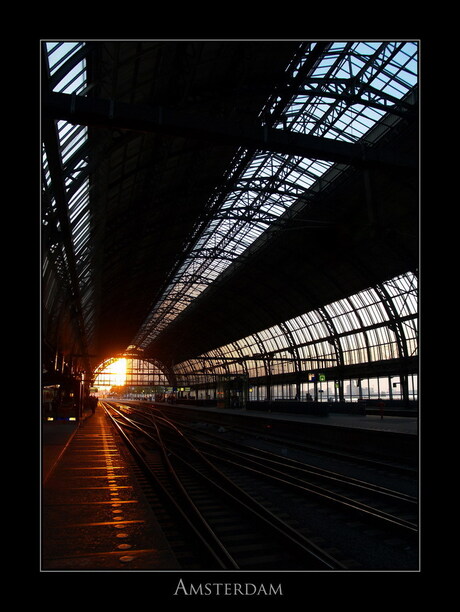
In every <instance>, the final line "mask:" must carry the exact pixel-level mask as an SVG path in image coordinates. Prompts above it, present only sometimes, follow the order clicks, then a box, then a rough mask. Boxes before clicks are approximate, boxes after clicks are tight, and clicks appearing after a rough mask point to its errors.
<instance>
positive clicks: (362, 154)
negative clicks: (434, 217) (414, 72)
mask: <svg viewBox="0 0 460 612" xmlns="http://www.w3.org/2000/svg"><path fill="white" fill-rule="evenodd" d="M42 110H43V116H44V117H45V118H49V119H61V120H65V121H68V122H69V123H72V124H76V125H92V126H99V127H106V128H112V129H121V130H134V131H138V132H144V133H154V132H158V133H165V134H169V135H176V136H181V137H190V138H198V139H203V140H208V141H210V142H216V143H218V144H226V145H235V146H242V147H248V148H253V149H256V150H257V149H259V150H265V151H272V152H278V153H283V154H288V155H298V156H301V157H308V158H313V159H321V160H325V161H330V162H339V163H345V164H351V165H363V164H385V165H391V166H400V167H406V168H413V169H415V168H416V167H417V160H414V159H409V158H407V157H405V156H403V155H401V154H399V153H398V152H397V151H392V152H391V153H384V152H379V151H378V150H376V149H374V148H372V149H371V148H364V147H363V145H361V144H358V143H357V144H355V143H348V142H343V141H338V140H331V139H328V138H322V137H319V136H312V135H310V134H300V133H293V132H287V131H284V130H277V129H273V128H270V127H268V126H264V125H261V126H256V127H253V126H247V125H242V124H240V123H237V122H234V121H225V120H222V119H216V118H213V117H209V116H207V117H198V116H195V115H194V116H189V115H187V114H186V113H184V112H181V111H177V110H172V109H167V108H165V107H163V106H142V105H134V104H127V103H123V102H117V101H115V100H104V99H97V98H86V97H83V96H76V95H71V94H63V93H45V94H44V98H43V106H42Z"/></svg>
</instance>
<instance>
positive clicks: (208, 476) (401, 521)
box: [118, 405, 418, 569]
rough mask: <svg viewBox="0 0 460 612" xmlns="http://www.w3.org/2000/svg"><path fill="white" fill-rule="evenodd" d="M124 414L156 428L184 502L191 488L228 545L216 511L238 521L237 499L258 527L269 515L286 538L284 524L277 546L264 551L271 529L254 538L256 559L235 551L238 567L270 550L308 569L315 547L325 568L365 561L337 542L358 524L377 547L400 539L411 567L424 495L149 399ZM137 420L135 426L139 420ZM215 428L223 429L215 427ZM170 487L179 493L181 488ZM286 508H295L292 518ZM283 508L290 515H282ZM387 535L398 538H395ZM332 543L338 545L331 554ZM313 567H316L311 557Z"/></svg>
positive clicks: (289, 564) (154, 435)
mask: <svg viewBox="0 0 460 612" xmlns="http://www.w3.org/2000/svg"><path fill="white" fill-rule="evenodd" d="M120 415H124V416H123V417H122V416H119V417H118V420H119V422H120V421H124V422H125V423H127V422H128V421H127V417H128V418H129V419H132V420H133V421H134V420H136V422H137V423H142V427H143V428H144V427H146V428H147V429H148V430H149V431H150V433H149V436H151V441H152V443H154V444H155V445H156V447H157V448H159V447H160V446H161V448H162V449H163V450H162V454H163V461H164V462H165V464H166V465H167V469H168V471H169V472H170V473H171V474H174V479H175V481H176V484H175V486H176V488H177V487H178V488H179V489H180V490H181V496H180V497H181V499H182V502H183V503H185V501H184V500H185V499H186V496H187V495H188V496H189V497H190V499H189V500H188V502H187V503H189V504H191V505H192V506H194V507H195V508H196V509H198V510H199V513H200V515H201V516H202V518H203V519H204V521H203V523H204V524H206V525H207V526H208V527H211V526H212V529H211V531H212V533H213V534H214V537H215V538H216V539H217V540H218V541H219V542H220V543H221V544H222V545H223V546H225V545H226V537H225V536H222V535H220V533H219V528H218V526H216V525H214V524H213V521H212V519H211V518H210V516H211V515H214V516H216V517H218V520H219V521H220V522H221V523H225V521H226V522H227V523H228V524H230V523H232V520H231V518H230V517H229V516H225V513H227V515H228V513H229V512H230V506H231V504H233V503H236V501H237V502H238V505H239V512H240V513H241V511H242V508H244V514H245V515H246V516H247V515H248V514H251V515H252V521H254V513H255V515H256V517H257V522H258V523H259V525H258V530H259V531H260V522H261V521H262V522H263V523H264V526H265V530H266V529H267V528H268V526H270V529H271V530H273V529H274V531H275V532H277V538H280V537H281V535H280V534H281V532H283V539H285V541H283V542H282V543H281V544H280V546H279V547H278V550H277V551H275V552H274V551H272V552H269V551H267V550H265V553H263V552H262V551H263V549H264V547H265V548H266V547H267V542H268V541H270V540H271V539H273V535H270V534H268V535H267V531H265V532H264V534H263V535H262V536H261V537H260V541H259V543H258V544H256V543H255V542H254V543H253V544H252V547H253V549H254V551H257V554H255V556H254V559H253V561H251V560H249V559H245V560H244V561H243V562H241V561H240V560H239V559H237V557H238V555H237V554H235V555H233V554H230V557H231V558H232V559H234V560H235V562H236V565H237V566H238V567H241V566H243V567H244V569H254V566H253V565H251V563H252V562H254V563H255V560H256V559H258V561H257V562H260V559H263V558H264V554H265V558H266V559H267V560H268V559H269V558H272V559H273V560H275V559H276V561H274V563H275V566H276V568H277V569H302V568H305V566H304V565H302V563H303V564H305V559H306V558H307V557H306V552H305V551H306V550H308V554H312V555H313V557H312V558H310V560H309V562H308V563H310V564H312V567H313V568H314V569H318V566H316V565H315V564H317V563H319V566H320V567H321V566H322V567H321V569H351V568H353V567H356V566H366V561H364V562H361V561H360V555H361V552H360V551H359V550H358V552H356V551H355V549H354V547H353V546H351V547H349V545H348V542H346V543H345V544H344V543H340V545H339V546H338V550H337V542H338V541H339V540H340V539H342V540H344V539H345V540H346V539H347V538H346V536H345V535H344V534H346V533H347V530H350V531H351V536H350V538H349V539H350V541H351V540H353V538H357V537H359V538H362V539H363V540H366V539H369V541H370V544H368V547H371V548H372V547H373V546H376V550H379V549H381V550H383V551H385V550H386V548H388V547H391V546H395V545H396V546H397V547H399V550H398V552H397V554H398V555H399V557H401V556H402V557H403V560H402V561H401V560H398V561H397V562H396V563H397V565H398V567H399V566H400V564H402V565H403V569H407V568H406V567H404V564H405V562H406V561H405V559H404V557H405V556H406V552H405V551H409V552H408V553H407V557H410V560H408V561H407V563H408V564H409V565H411V564H413V563H414V555H415V554H416V552H415V551H416V547H417V538H418V526H417V519H418V503H417V499H416V498H415V497H414V496H412V495H410V494H408V493H404V492H401V491H398V490H395V489H391V488H388V487H386V486H379V485H377V484H372V483H370V482H366V481H364V480H362V479H358V478H353V477H351V476H347V475H344V474H340V473H337V472H334V471H331V470H326V469H321V468H319V467H317V466H313V465H309V464H306V463H302V462H299V461H296V460H294V459H291V458H287V457H283V456H281V455H280V454H275V453H272V452H268V451H266V450H261V449H258V448H255V447H253V446H248V445H246V444H241V443H237V442H235V441H231V440H229V439H226V438H225V437H222V435H219V434H217V433H212V431H209V429H208V428H205V429H204V430H203V428H200V427H198V428H197V427H196V425H195V426H194V425H193V424H192V423H189V424H185V423H181V422H180V421H178V420H177V419H176V417H174V422H173V421H172V420H171V418H169V415H168V418H166V417H165V415H164V413H163V411H162V410H160V409H158V408H156V409H152V407H150V408H148V409H147V410H146V407H145V406H144V407H142V406H133V405H130V406H129V407H128V406H127V405H124V406H123V408H121V410H120ZM130 426H131V427H133V425H132V424H131V425H130ZM138 426H139V425H136V427H138ZM214 431H217V429H216V428H214ZM205 489H207V492H206V491H205ZM211 490H212V491H213V494H214V495H216V490H218V494H219V497H220V499H219V500H218V501H217V500H214V501H213V502H211V501H210V498H211ZM171 494H172V495H173V496H175V497H176V498H177V499H179V497H178V495H177V491H176V493H174V492H172V493H171ZM256 499H257V501H256ZM204 508H208V510H207V511H206V510H204ZM325 512H326V513H327V514H326V516H325V517H324V519H325V521H327V522H330V523H334V522H335V523H336V529H337V532H336V534H332V536H331V539H330V540H326V541H324V542H323V540H324V538H322V536H320V537H318V533H317V532H316V530H317V528H318V527H320V532H321V531H323V530H324V525H321V524H319V523H321V522H323V523H324V520H323V519H321V516H324V513H325ZM285 514H288V515H291V516H289V518H287V519H286V520H285V519H284V515H285ZM281 516H282V517H283V518H280V517H281ZM318 517H319V518H318ZM305 519H307V520H306V522H304V520H305ZM246 520H247V519H246ZM238 521H239V525H240V533H239V535H238V538H239V539H240V540H241V541H242V542H243V541H244V540H245V536H244V534H243V532H244V529H243V527H242V526H243V520H242V518H241V517H240V518H239V519H234V520H233V523H234V524H236V522H238ZM254 525H255V524H254V523H251V525H248V529H249V530H252V532H253V534H255V533H256V528H255V526H254ZM356 531H357V532H358V535H357V534H356ZM233 534H235V530H234V531H233ZM305 534H307V535H305ZM253 539H254V538H253ZM293 540H294V541H295V542H296V543H297V544H296V545H295V546H294V548H297V547H298V545H299V544H300V543H301V545H300V551H301V554H300V559H301V565H300V566H299V565H298V563H299V554H298V552H299V551H297V554H293V553H292V551H290V552H289V555H287V554H286V551H288V550H290V548H291V546H292V541H293ZM233 541H235V535H233ZM289 542H291V543H289ZM318 542H319V543H320V544H319V545H318ZM388 542H391V543H392V544H391V546H390V544H388ZM394 542H396V544H394ZM287 543H289V544H287ZM244 546H246V548H247V549H248V548H249V544H247V542H245V544H244V545H242V547H241V548H244ZM358 548H359V546H358ZM332 549H334V552H333V553H332V554H331V552H330V551H331V550H332ZM400 551H403V552H400ZM385 554H386V555H387V556H388V555H391V551H390V552H386V553H385V552H384V553H382V555H383V556H385ZM316 556H318V559H317V558H316ZM319 559H320V560H321V561H319ZM356 559H357V560H356ZM312 560H313V562H312ZM246 563H249V566H248V565H245V564H246ZM266 563H268V561H266ZM376 563H378V561H376ZM385 563H390V561H386V562H385ZM276 564H278V565H276ZM283 564H285V565H283ZM264 567H265V566H262V567H257V568H256V569H264ZM270 569H273V568H272V567H270ZM306 569H311V567H308V564H307V568H306Z"/></svg>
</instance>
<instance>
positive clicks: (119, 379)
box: [95, 357, 127, 387]
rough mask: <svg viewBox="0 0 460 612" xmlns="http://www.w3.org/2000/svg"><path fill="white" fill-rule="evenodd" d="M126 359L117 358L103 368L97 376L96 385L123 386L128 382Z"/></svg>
mask: <svg viewBox="0 0 460 612" xmlns="http://www.w3.org/2000/svg"><path fill="white" fill-rule="evenodd" d="M126 367H127V366H126V359H125V358H124V357H123V358H122V359H117V360H116V361H113V362H112V363H110V364H109V365H108V366H106V367H105V368H104V369H103V370H101V371H100V373H99V375H98V376H97V378H96V381H95V386H96V387H98V386H103V387H122V386H123V385H124V384H125V383H126Z"/></svg>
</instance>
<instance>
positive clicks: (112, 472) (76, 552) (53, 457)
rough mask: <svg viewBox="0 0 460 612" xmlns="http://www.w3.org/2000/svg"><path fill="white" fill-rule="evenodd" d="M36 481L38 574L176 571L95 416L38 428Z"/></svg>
mask: <svg viewBox="0 0 460 612" xmlns="http://www.w3.org/2000/svg"><path fill="white" fill-rule="evenodd" d="M43 481H44V484H43V490H42V535H41V539H42V570H43V571H50V570H51V571H52V570H125V571H126V570H144V569H148V570H155V569H177V568H178V563H177V561H176V559H175V557H174V555H173V554H172V552H171V550H170V548H169V545H168V543H167V541H166V539H165V537H164V535H163V532H162V531H161V528H160V527H159V525H158V523H157V521H156V518H155V516H154V514H153V511H152V509H151V507H150V506H149V505H148V503H147V501H146V499H145V497H144V495H143V492H142V490H141V489H140V486H139V484H138V482H137V480H136V478H135V475H134V472H133V466H132V463H131V461H130V457H129V455H128V451H127V450H126V449H124V448H123V446H122V442H121V440H119V439H118V434H117V432H116V430H115V428H114V427H113V425H112V424H111V423H110V421H109V419H108V417H107V416H106V415H105V413H104V412H103V411H102V409H100V408H99V410H98V411H97V412H96V414H95V415H94V416H89V417H87V418H86V419H85V420H84V421H83V422H81V423H80V424H79V425H78V424H75V425H71V424H65V423H54V424H52V425H51V426H50V427H48V426H47V425H45V426H44V428H43Z"/></svg>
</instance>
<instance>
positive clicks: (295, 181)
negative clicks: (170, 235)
mask: <svg viewBox="0 0 460 612" xmlns="http://www.w3.org/2000/svg"><path fill="white" fill-rule="evenodd" d="M316 44H317V43H310V44H309V45H308V52H307V53H306V54H305V55H304V57H303V58H302V59H301V61H300V62H299V63H298V64H297V65H295V66H291V67H290V68H289V71H290V73H289V74H288V77H289V79H291V82H293V79H294V78H295V77H296V75H297V74H298V72H299V71H300V70H301V68H302V65H303V63H305V62H306V61H307V60H308V56H309V54H310V53H311V52H312V51H313V50H314V48H315V45H316ZM417 54H418V43H417V42H335V43H331V44H330V45H329V46H328V49H327V51H326V52H325V53H323V55H322V59H321V60H320V61H319V63H318V64H317V65H316V67H315V68H314V70H313V71H312V72H310V73H309V75H308V77H307V78H305V80H304V82H303V83H302V85H301V86H300V87H299V86H298V85H296V89H295V91H294V92H293V95H292V96H291V97H290V99H289V102H288V104H286V105H285V106H284V107H283V109H282V112H281V113H280V112H279V109H278V112H277V113H275V112H274V111H275V108H277V107H278V105H279V103H280V101H281V97H280V96H277V95H275V96H273V98H271V99H270V100H269V101H268V102H267V105H266V107H265V108H263V109H261V113H260V116H261V118H262V117H265V118H266V117H270V116H272V117H274V116H275V115H276V117H277V119H276V120H272V121H270V123H269V125H270V127H273V128H276V129H288V130H289V131H292V132H299V133H302V134H310V135H315V136H321V137H324V138H329V139H333V140H341V141H346V142H358V141H365V140H366V135H367V134H369V131H370V130H371V128H373V127H374V126H375V124H376V123H377V122H380V123H382V121H383V126H385V118H386V117H392V116H393V115H397V116H400V115H401V114H404V112H405V111H406V110H407V106H406V102H405V100H404V99H405V98H406V97H407V96H408V94H409V93H410V91H411V89H412V88H414V86H415V85H416V84H417V72H418V68H417ZM390 125H391V123H388V127H390ZM383 132H384V130H382V131H381V132H380V136H381V135H382V134H383ZM248 157H249V155H248V152H247V151H245V150H240V151H239V153H238V154H237V155H236V157H235V162H234V166H233V169H231V170H230V171H229V177H231V179H232V180H231V184H232V187H231V188H230V189H229V190H228V191H226V192H225V193H223V192H219V193H217V194H216V196H215V201H214V202H212V203H210V209H212V210H213V215H212V219H211V220H210V221H209V223H208V224H207V226H206V227H205V229H204V231H202V233H201V234H200V235H199V236H198V237H197V238H195V240H194V243H193V245H191V248H189V249H188V256H187V257H186V259H185V261H184V262H183V263H182V264H181V265H180V266H179V267H178V268H177V269H176V271H175V272H174V274H173V276H172V277H171V278H170V281H169V284H168V286H167V287H166V289H165V290H164V291H163V293H162V295H161V297H160V299H158V300H156V301H155V303H154V306H153V308H152V311H151V313H150V315H149V317H148V318H147V320H146V321H145V323H144V325H143V327H142V328H141V330H140V332H139V333H138V335H137V337H136V338H135V339H134V340H133V344H135V345H137V346H139V347H141V348H145V347H147V346H148V345H149V344H150V343H151V342H152V340H154V339H155V338H156V337H157V336H158V335H159V334H160V333H161V332H162V331H163V330H164V329H165V328H166V327H167V326H168V325H169V324H170V323H171V322H172V321H173V320H174V319H175V318H176V317H177V316H178V315H179V314H180V313H181V312H183V311H184V310H185V309H186V308H187V307H188V306H189V305H190V304H191V303H192V302H193V301H194V299H196V298H197V297H198V296H199V295H200V294H201V293H202V292H203V291H204V290H205V289H206V288H207V287H208V286H209V285H210V284H211V283H212V282H213V281H215V280H216V279H217V278H218V277H219V276H220V275H221V274H222V272H224V271H225V270H226V269H227V268H228V267H229V266H230V265H231V264H232V263H233V262H235V261H236V260H237V259H238V258H239V257H241V256H243V255H244V253H245V251H246V250H247V249H248V248H249V247H251V246H252V245H254V243H255V242H256V240H257V239H258V238H259V237H260V236H262V235H263V234H264V233H265V232H267V230H269V229H270V228H273V227H276V222H277V221H278V222H279V220H281V218H282V216H283V215H286V213H288V212H289V210H290V209H291V208H292V207H293V206H294V204H296V203H297V202H298V201H299V198H300V197H303V198H305V197H306V196H308V194H309V191H311V190H312V189H313V188H314V187H315V185H317V183H318V182H319V181H320V180H321V181H323V182H324V180H325V179H326V178H327V174H326V172H327V170H329V169H330V168H331V166H332V163H329V162H325V161H318V160H315V159H307V158H303V157H302V158H301V157H296V156H294V155H287V154H286V155H281V154H277V153H265V152H256V153H254V154H253V155H251V156H250V157H249V159H248V161H247V162H246V164H245V167H244V169H243V170H242V171H240V172H239V173H238V174H237V175H236V168H237V167H239V166H240V165H241V161H242V160H244V159H245V158H248Z"/></svg>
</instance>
